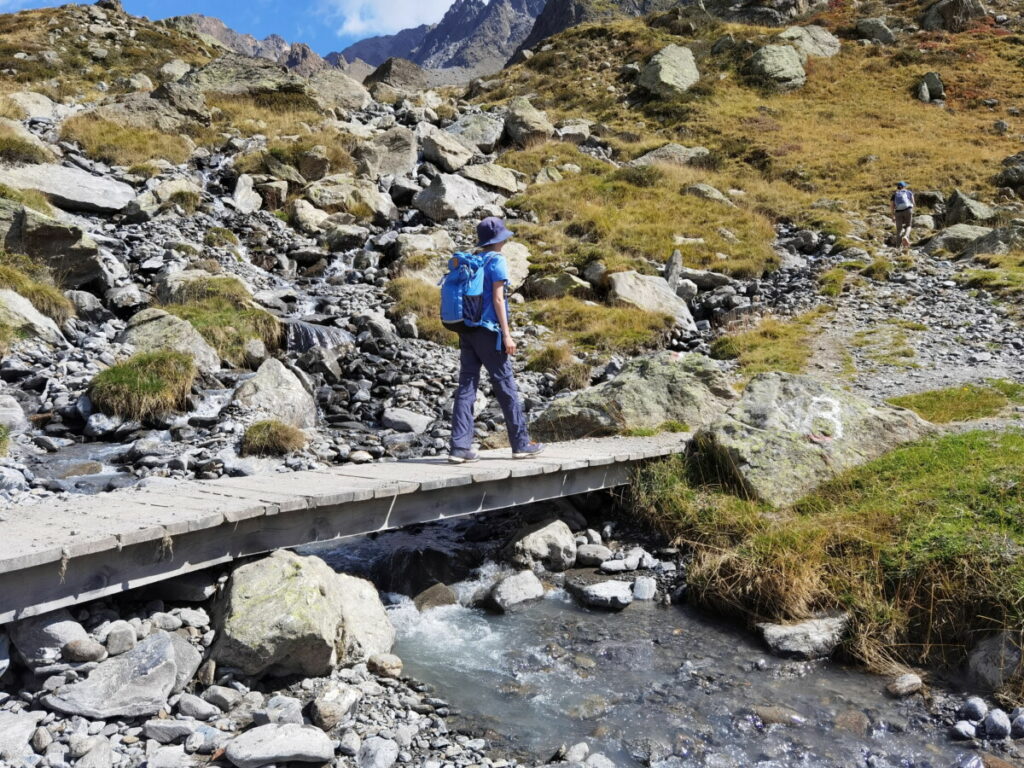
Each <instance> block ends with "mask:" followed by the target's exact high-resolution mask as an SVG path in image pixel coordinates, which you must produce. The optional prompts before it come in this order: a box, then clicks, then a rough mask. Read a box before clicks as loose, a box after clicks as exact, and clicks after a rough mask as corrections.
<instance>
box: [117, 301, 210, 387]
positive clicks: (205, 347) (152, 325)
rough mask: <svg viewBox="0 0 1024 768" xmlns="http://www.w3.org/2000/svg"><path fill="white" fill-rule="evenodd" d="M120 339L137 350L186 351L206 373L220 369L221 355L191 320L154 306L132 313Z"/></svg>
mask: <svg viewBox="0 0 1024 768" xmlns="http://www.w3.org/2000/svg"><path fill="white" fill-rule="evenodd" d="M117 340H118V341H119V342H121V343H124V344H131V345H132V346H134V347H135V349H136V351H138V352H158V351H172V352H183V353H185V354H188V355H191V356H192V359H193V360H195V362H196V367H197V368H199V370H201V371H205V372H207V373H212V372H214V371H217V370H219V369H220V354H219V353H218V352H217V350H216V349H214V348H213V347H212V346H211V345H210V344H209V342H207V341H206V339H204V338H203V336H202V335H201V334H200V333H199V331H197V330H196V329H195V328H193V327H192V324H191V323H190V322H189V321H188V320H184V319H182V318H180V317H176V316H175V315H172V314H170V313H169V312H165V311H164V310H162V309H156V308H155V307H151V308H149V309H144V310H142V311H141V312H138V313H136V314H135V315H133V316H132V318H131V320H129V321H128V327H127V328H125V330H124V332H123V333H121V335H120V336H118V338H117Z"/></svg>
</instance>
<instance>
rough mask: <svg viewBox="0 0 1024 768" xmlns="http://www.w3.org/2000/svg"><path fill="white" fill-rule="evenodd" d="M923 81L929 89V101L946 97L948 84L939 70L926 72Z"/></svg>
mask: <svg viewBox="0 0 1024 768" xmlns="http://www.w3.org/2000/svg"><path fill="white" fill-rule="evenodd" d="M921 82H922V83H924V86H925V88H927V89H928V99H929V101H935V100H936V99H944V98H946V86H945V84H944V83H943V82H942V76H941V75H940V74H939V73H938V72H926V73H925V75H924V77H923V78H922V80H921Z"/></svg>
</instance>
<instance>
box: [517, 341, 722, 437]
mask: <svg viewBox="0 0 1024 768" xmlns="http://www.w3.org/2000/svg"><path fill="white" fill-rule="evenodd" d="M735 400H736V393H735V392H734V391H733V389H732V387H731V386H730V384H729V379H728V378H727V377H726V375H725V374H724V373H723V372H722V370H721V369H720V368H719V366H718V364H717V363H716V362H715V361H714V360H711V359H709V358H707V357H705V356H704V355H689V354H684V355H680V354H676V353H672V352H661V353H658V354H656V355H651V356H649V357H641V358H637V359H634V360H630V361H629V362H628V363H626V365H625V366H624V367H623V369H622V371H621V372H620V373H619V375H618V376H616V377H615V378H614V379H612V380H611V381H607V382H604V383H603V384H599V385H598V386H596V387H591V388H590V389H585V390H582V391H581V392H576V393H574V394H572V395H569V396H568V397H564V398H559V399H557V400H555V401H554V402H552V403H551V405H550V406H548V408H547V410H545V411H544V412H543V413H542V414H541V415H540V416H539V417H538V418H537V419H536V420H535V421H534V422H533V423H532V424H531V425H530V432H531V434H534V435H536V436H537V437H539V438H541V439H544V440H548V439H550V440H556V439H558V440H572V439H579V438H583V437H594V436H602V435H612V434H615V433H617V432H621V431H622V430H624V429H657V428H658V427H660V426H661V425H662V424H664V423H666V422H678V423H681V424H687V425H690V426H692V427H697V426H700V425H702V424H706V423H709V422H711V421H714V420H715V419H717V418H718V417H719V416H720V415H722V414H723V413H725V410H726V409H727V408H728V407H729V405H730V404H731V403H732V402H733V401H735Z"/></svg>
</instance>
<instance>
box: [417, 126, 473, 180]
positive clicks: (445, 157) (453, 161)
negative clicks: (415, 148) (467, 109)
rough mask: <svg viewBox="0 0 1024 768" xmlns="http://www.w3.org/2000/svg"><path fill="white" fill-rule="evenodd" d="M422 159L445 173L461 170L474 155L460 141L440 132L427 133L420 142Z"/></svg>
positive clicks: (471, 150)
mask: <svg viewBox="0 0 1024 768" xmlns="http://www.w3.org/2000/svg"><path fill="white" fill-rule="evenodd" d="M421 145H422V147H423V159H424V160H427V161H428V162H431V163H433V164H434V165H436V166H437V167H438V168H440V169H441V170H442V171H444V172H445V173H456V172H458V171H459V170H461V169H462V168H463V167H464V166H465V165H466V164H467V163H469V161H470V160H472V159H473V156H474V155H475V154H476V152H474V150H473V149H471V148H470V147H469V146H467V145H466V144H465V143H464V142H463V141H462V140H461V139H458V138H456V137H455V136H454V135H452V134H450V133H447V132H445V131H441V130H433V131H429V132H428V133H427V134H426V135H425V136H424V137H423V140H422V142H421Z"/></svg>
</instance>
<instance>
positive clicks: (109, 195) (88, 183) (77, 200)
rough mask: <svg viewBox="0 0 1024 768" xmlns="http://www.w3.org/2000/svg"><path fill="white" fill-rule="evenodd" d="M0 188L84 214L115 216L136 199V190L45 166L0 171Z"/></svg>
mask: <svg viewBox="0 0 1024 768" xmlns="http://www.w3.org/2000/svg"><path fill="white" fill-rule="evenodd" d="M0 184H6V185H7V186H9V187H14V188H16V189H34V190H38V191H39V192H42V193H43V194H44V195H46V196H47V197H48V198H49V199H50V200H51V201H52V202H53V204H54V205H56V206H57V207H59V208H63V209H64V210H66V211H81V212H83V213H118V212H119V211H122V210H124V209H125V208H126V207H127V206H128V204H129V203H130V202H131V201H132V200H133V199H135V190H134V189H132V188H131V187H130V186H128V185H127V184H123V183H121V182H120V181H114V180H113V179H111V178H109V177H101V176H93V175H92V174H91V173H88V172H87V171H83V170H81V169H79V168H73V167H67V166H63V165H52V164H46V163H44V164H41V165H23V166H18V167H10V168H0Z"/></svg>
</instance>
